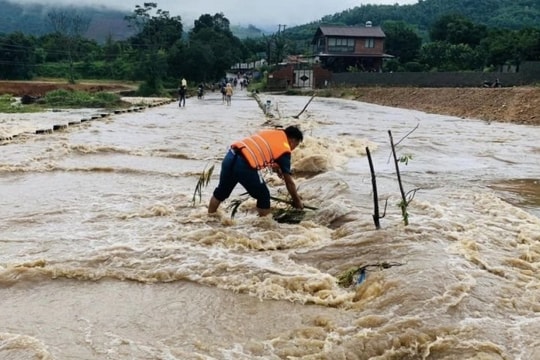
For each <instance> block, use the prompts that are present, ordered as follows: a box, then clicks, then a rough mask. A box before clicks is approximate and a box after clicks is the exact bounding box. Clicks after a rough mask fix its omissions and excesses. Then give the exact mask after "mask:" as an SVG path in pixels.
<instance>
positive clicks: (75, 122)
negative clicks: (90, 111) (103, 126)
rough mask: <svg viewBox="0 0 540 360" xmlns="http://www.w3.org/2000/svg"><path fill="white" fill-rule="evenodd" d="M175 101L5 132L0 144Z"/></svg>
mask: <svg viewBox="0 0 540 360" xmlns="http://www.w3.org/2000/svg"><path fill="white" fill-rule="evenodd" d="M174 101H175V100H174V99H167V98H159V99H158V100H157V101H150V102H147V103H145V104H144V105H139V106H131V107H129V108H126V109H116V110H112V111H110V112H101V113H96V114H94V115H92V116H90V117H87V118H82V119H80V120H71V121H69V122H67V123H61V124H53V125H52V126H51V127H45V128H38V129H35V130H34V131H33V132H32V131H23V132H21V133H18V134H4V135H2V134H0V145H2V144H5V143H7V142H10V141H13V140H15V139H17V138H18V137H19V136H21V135H23V134H32V133H33V134H36V135H43V134H52V133H53V132H55V131H63V130H66V129H67V128H68V127H69V126H77V125H80V124H82V123H87V122H90V121H93V120H97V119H103V118H108V117H110V116H112V115H117V114H124V113H129V112H140V111H144V110H146V109H147V108H153V107H157V106H163V105H167V104H170V103H171V102H174Z"/></svg>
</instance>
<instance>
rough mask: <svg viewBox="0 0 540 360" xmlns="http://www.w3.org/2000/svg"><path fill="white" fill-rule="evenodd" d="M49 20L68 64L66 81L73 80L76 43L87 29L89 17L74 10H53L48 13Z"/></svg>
mask: <svg viewBox="0 0 540 360" xmlns="http://www.w3.org/2000/svg"><path fill="white" fill-rule="evenodd" d="M48 17H49V22H50V24H51V26H52V28H53V29H54V33H55V34H56V35H57V37H56V39H58V41H59V42H60V45H61V46H62V48H63V49H64V50H63V51H64V53H65V54H66V55H67V61H68V64H69V71H68V81H69V82H70V83H74V82H75V72H74V69H73V62H74V57H75V56H76V54H75V52H76V47H77V44H78V43H79V42H80V41H81V40H82V34H83V33H84V32H85V31H86V30H87V29H88V26H89V24H90V19H88V18H86V17H84V16H82V15H80V14H79V13H77V12H76V11H68V10H65V11H64V10H58V11H57V10H54V11H52V12H50V13H49V14H48Z"/></svg>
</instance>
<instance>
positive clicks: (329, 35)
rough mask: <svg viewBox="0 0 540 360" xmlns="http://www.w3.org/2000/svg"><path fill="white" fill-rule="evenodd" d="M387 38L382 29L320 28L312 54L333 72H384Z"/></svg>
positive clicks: (367, 23)
mask: <svg viewBox="0 0 540 360" xmlns="http://www.w3.org/2000/svg"><path fill="white" fill-rule="evenodd" d="M385 37H386V35H385V34H384V32H383V30H382V29H381V27H380V26H372V24H371V22H370V21H368V22H366V25H365V26H335V25H328V26H327V25H321V26H319V28H318V29H317V31H316V32H315V35H314V36H313V40H312V41H311V44H312V45H313V55H314V56H315V58H316V59H317V60H318V62H319V63H320V64H321V66H322V67H323V68H324V69H327V70H330V71H332V72H346V71H347V70H348V69H350V68H351V67H352V68H355V69H357V71H373V72H379V71H382V65H383V58H385V57H389V55H386V54H385V53H384V39H385Z"/></svg>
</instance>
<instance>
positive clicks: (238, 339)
mask: <svg viewBox="0 0 540 360" xmlns="http://www.w3.org/2000/svg"><path fill="white" fill-rule="evenodd" d="M258 97H259V101H257V99H256V98H255V97H253V96H251V95H250V94H248V93H247V92H245V91H240V90H239V89H238V90H237V91H236V92H235V94H234V95H233V98H232V104H231V106H227V105H226V104H224V103H223V102H222V99H221V96H220V95H218V93H217V92H216V93H212V92H209V93H208V94H206V96H205V98H204V99H200V100H199V99H196V98H189V99H188V100H187V102H186V107H185V108H179V107H178V104H177V102H170V103H169V102H167V103H163V104H161V105H160V106H155V107H145V108H142V110H139V111H132V112H124V113H117V114H114V113H113V114H110V115H108V116H103V117H100V116H95V118H94V119H93V120H91V121H83V122H80V120H81V119H89V118H91V116H92V114H96V113H101V114H102V113H103V112H96V111H95V110H85V109H82V110H77V111H73V110H72V111H58V110H56V111H50V112H45V113H39V114H16V115H12V114H1V115H0V135H1V136H0V137H1V138H3V140H2V141H1V142H0V143H1V146H0V152H1V157H0V359H2V360H15V359H17V360H19V359H23V360H27V359H30V360H33V359H42V360H50V359H55V360H66V359H115V360H116V359H121V360H123V359H126V360H127V359H137V360H141V359H143V360H144V359H149V360H150V359H163V360H176V359H206V360H209V359H231V360H233V359H234V360H236V359H336V360H337V359H478V360H480V359H482V360H499V359H521V360H534V359H540V336H539V334H540V271H539V270H540V219H539V217H540V145H539V144H540V143H539V142H538V139H540V127H532V126H526V125H513V124H505V123H495V122H488V121H481V120H475V119H460V118H456V117H450V116H441V115H433V114H426V113H423V112H418V111H411V110H403V109H396V108H390V107H383V106H377V105H373V104H367V103H362V102H357V101H351V100H342V99H332V98H319V97H315V98H314V99H313V100H312V101H311V102H309V101H310V97H308V96H294V97H293V96H283V95H272V94H259V95H258ZM308 103H309V105H308V106H307V108H306V109H305V111H303V112H302V110H303V108H304V107H305V106H306V104H308ZM259 104H261V106H260V105H259ZM265 107H267V109H265ZM65 125H68V126H65ZM288 125H299V126H300V128H301V129H302V130H303V131H304V135H305V139H304V142H303V144H302V145H301V146H299V147H298V148H297V149H296V150H295V151H294V152H293V171H294V177H295V181H296V184H297V186H298V189H299V194H300V195H301V196H302V198H303V200H304V204H305V205H308V206H310V207H313V208H316V209H315V210H310V209H306V210H305V212H304V214H303V215H304V216H303V218H302V219H301V221H300V222H298V223H294V222H293V223H288V222H282V221H277V219H276V218H272V217H271V216H269V217H264V218H260V217H258V216H257V215H256V212H255V211H254V206H255V202H254V200H252V199H250V198H247V197H246V196H245V195H244V190H243V189H242V188H241V187H240V186H238V187H237V188H236V190H235V192H234V193H233V195H232V196H231V198H230V199H229V200H228V201H226V202H225V203H223V204H222V206H221V207H220V210H219V212H218V214H217V216H216V215H214V216H209V215H208V214H207V203H208V200H209V198H210V196H211V194H212V191H213V189H214V187H215V186H216V185H217V179H218V176H219V169H220V161H221V159H222V158H223V157H224V155H225V153H226V151H227V148H228V146H229V145H230V144H231V143H232V142H233V141H235V140H238V139H240V138H243V137H245V136H248V135H250V134H253V133H255V132H256V131H257V130H259V129H262V128H265V127H274V126H283V127H285V126H288ZM53 127H54V128H55V129H56V130H55V131H45V133H43V134H41V133H39V132H41V131H37V130H43V129H52V128H53ZM36 131H37V132H38V134H36ZM390 135H391V136H392V142H393V143H394V145H395V150H396V151H395V153H396V159H398V161H397V164H398V167H397V168H396V161H395V160H394V156H393V153H392V146H391V141H390V139H391V137H390ZM366 148H367V149H369V153H370V154H371V158H372V163H373V169H374V175H375V176H374V177H372V175H371V171H370V166H369V161H368V157H367V151H366ZM399 159H402V160H403V161H399ZM212 166H214V171H213V173H212V176H211V178H210V181H209V183H207V184H204V185H202V186H200V187H199V189H200V190H201V191H200V193H198V192H197V191H196V189H197V184H198V182H199V179H200V178H201V176H204V174H208V173H209V170H210V169H211V168H212ZM397 169H399V172H398V171H397ZM398 174H399V175H400V178H401V184H402V188H403V192H404V194H405V195H406V199H407V203H408V206H407V207H406V213H405V214H403V213H402V210H401V207H400V204H403V199H402V195H401V189H400V185H399V181H398ZM264 177H265V179H266V181H267V183H268V184H269V187H270V190H271V194H272V196H274V197H276V198H280V199H286V198H287V194H286V190H285V188H284V184H283V182H282V181H281V179H279V177H277V176H276V175H275V174H271V173H265V174H264ZM374 190H377V191H374ZM374 193H376V194H377V199H378V202H377V204H378V205H379V215H380V216H379V221H380V228H379V229H377V228H376V226H375V219H374V217H373V216H374V214H375V206H374V205H375V202H374ZM233 204H240V205H239V207H238V208H237V209H236V211H235V212H234V217H232V215H233V211H232V210H233V207H231V205H233ZM273 207H275V208H282V207H286V204H284V203H281V202H278V201H274V202H273ZM383 215H384V216H383ZM405 215H406V219H407V220H408V225H406V224H405Z"/></svg>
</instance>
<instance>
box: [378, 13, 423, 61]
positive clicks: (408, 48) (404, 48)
mask: <svg viewBox="0 0 540 360" xmlns="http://www.w3.org/2000/svg"><path fill="white" fill-rule="evenodd" d="M382 29H383V31H384V33H385V35H386V38H385V39H384V47H385V52H387V53H389V54H391V55H393V56H395V57H397V58H398V59H399V61H400V63H402V64H405V63H408V62H411V61H414V60H416V59H417V58H418V54H419V52H420V47H421V46H422V39H421V38H420V36H418V35H417V34H416V32H415V31H414V29H413V28H412V27H411V26H409V25H407V24H406V23H405V22H403V21H386V22H384V24H383V25H382Z"/></svg>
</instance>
